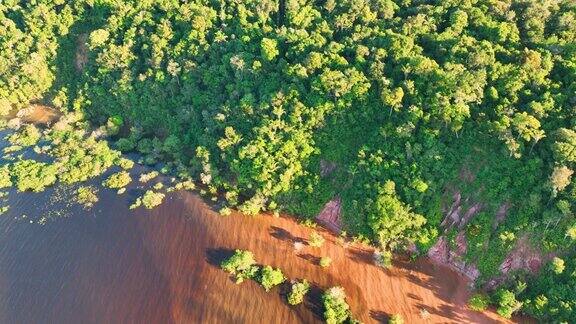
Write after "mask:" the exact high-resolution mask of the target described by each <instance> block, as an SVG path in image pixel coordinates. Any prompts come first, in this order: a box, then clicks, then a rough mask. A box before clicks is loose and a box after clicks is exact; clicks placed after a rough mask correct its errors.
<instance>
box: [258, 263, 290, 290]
mask: <svg viewBox="0 0 576 324" xmlns="http://www.w3.org/2000/svg"><path fill="white" fill-rule="evenodd" d="M284 280H286V278H284V275H283V274H282V271H280V269H273V268H272V267H271V266H265V267H264V268H262V273H261V274H260V284H261V285H262V287H264V289H265V290H266V291H267V292H268V291H270V289H272V288H274V286H277V285H279V284H281V283H283V282H284Z"/></svg>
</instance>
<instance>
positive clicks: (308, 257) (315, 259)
mask: <svg viewBox="0 0 576 324" xmlns="http://www.w3.org/2000/svg"><path fill="white" fill-rule="evenodd" d="M298 257H299V258H301V259H304V260H306V261H309V262H310V263H312V264H314V265H320V258H319V257H317V256H315V255H312V254H310V253H304V254H298Z"/></svg>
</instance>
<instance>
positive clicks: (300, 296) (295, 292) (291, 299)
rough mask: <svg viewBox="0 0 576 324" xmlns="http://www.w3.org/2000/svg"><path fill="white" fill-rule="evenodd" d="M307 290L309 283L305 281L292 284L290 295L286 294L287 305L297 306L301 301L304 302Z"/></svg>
mask: <svg viewBox="0 0 576 324" xmlns="http://www.w3.org/2000/svg"><path fill="white" fill-rule="evenodd" d="M309 290H310V283H309V282H308V280H306V279H304V280H302V281H296V282H294V283H292V287H291V289H290V293H289V294H288V304H290V305H298V304H300V303H302V301H304V296H305V295H306V294H307V293H308V291H309Z"/></svg>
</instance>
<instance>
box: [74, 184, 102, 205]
mask: <svg viewBox="0 0 576 324" xmlns="http://www.w3.org/2000/svg"><path fill="white" fill-rule="evenodd" d="M97 193H98V190H97V189H96V188H95V187H93V186H81V187H79V188H78V189H77V190H76V201H77V202H78V203H79V204H81V205H82V206H84V207H85V208H90V207H92V206H94V204H95V203H97V202H98V194H97Z"/></svg>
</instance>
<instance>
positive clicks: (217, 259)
mask: <svg viewBox="0 0 576 324" xmlns="http://www.w3.org/2000/svg"><path fill="white" fill-rule="evenodd" d="M233 254H234V250H232V249H225V248H216V249H212V248H210V249H206V262H208V264H210V265H212V266H215V267H218V268H220V265H221V264H222V262H224V260H226V259H229V258H230V257H231V256H232V255H233Z"/></svg>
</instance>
